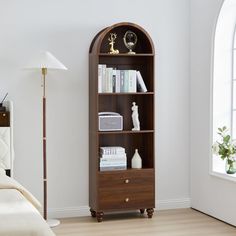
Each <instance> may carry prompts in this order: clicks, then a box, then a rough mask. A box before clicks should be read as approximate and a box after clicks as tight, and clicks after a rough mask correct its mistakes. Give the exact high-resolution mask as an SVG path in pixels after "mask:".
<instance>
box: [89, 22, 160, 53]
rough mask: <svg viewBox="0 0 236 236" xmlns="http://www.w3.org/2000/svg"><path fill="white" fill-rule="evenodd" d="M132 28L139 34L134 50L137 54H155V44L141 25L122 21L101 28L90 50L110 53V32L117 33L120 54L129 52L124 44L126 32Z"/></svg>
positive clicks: (116, 44)
mask: <svg viewBox="0 0 236 236" xmlns="http://www.w3.org/2000/svg"><path fill="white" fill-rule="evenodd" d="M128 30H131V31H133V32H134V33H135V34H136V35H137V38H138V40H137V44H136V47H135V49H134V51H135V52H136V53H137V54H154V53H155V50H154V45H153V42H152V39H151V37H150V36H149V34H148V33H147V31H146V30H144V29H143V28H142V27H141V26H139V25H137V24H134V23H129V22H122V23H118V24H114V25H112V26H110V27H107V28H105V29H103V30H101V31H100V32H99V33H98V34H97V35H96V36H95V37H94V39H93V41H92V43H91V45H90V49H89V52H90V53H93V54H99V53H108V52H109V41H108V37H110V33H116V34H117V39H116V40H115V48H117V49H118V50H119V51H120V54H123V53H127V50H128V49H127V48H126V47H125V45H124V42H123V37H124V35H125V32H126V31H128Z"/></svg>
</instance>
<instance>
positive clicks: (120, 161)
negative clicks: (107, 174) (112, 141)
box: [99, 147, 127, 171]
mask: <svg viewBox="0 0 236 236" xmlns="http://www.w3.org/2000/svg"><path fill="white" fill-rule="evenodd" d="M99 167H100V171H110V170H126V169H127V157H126V153H125V149H124V148H123V147H100V164H99Z"/></svg>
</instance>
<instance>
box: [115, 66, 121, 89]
mask: <svg viewBox="0 0 236 236" xmlns="http://www.w3.org/2000/svg"><path fill="white" fill-rule="evenodd" d="M115 92H116V93H120V70H116V88H115Z"/></svg>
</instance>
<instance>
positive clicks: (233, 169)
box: [212, 126, 236, 174]
mask: <svg viewBox="0 0 236 236" xmlns="http://www.w3.org/2000/svg"><path fill="white" fill-rule="evenodd" d="M227 133H228V129H227V128H226V126H224V127H223V128H218V134H219V135H220V137H221V140H220V141H219V142H218V141H216V142H215V143H214V144H213V145H212V152H213V154H215V155H216V156H220V158H221V159H222V160H225V162H226V163H225V171H226V173H227V174H235V173H236V143H234V142H233V141H232V139H231V137H230V135H229V134H227Z"/></svg>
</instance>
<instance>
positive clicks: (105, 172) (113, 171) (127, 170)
mask: <svg viewBox="0 0 236 236" xmlns="http://www.w3.org/2000/svg"><path fill="white" fill-rule="evenodd" d="M142 171H154V168H142V169H131V168H128V169H126V170H107V171H100V170H99V171H98V173H99V174H111V173H125V172H129V173H130V172H142Z"/></svg>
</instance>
